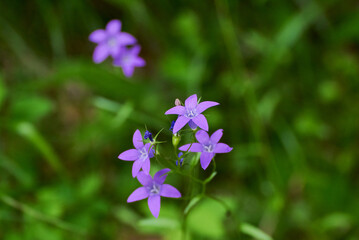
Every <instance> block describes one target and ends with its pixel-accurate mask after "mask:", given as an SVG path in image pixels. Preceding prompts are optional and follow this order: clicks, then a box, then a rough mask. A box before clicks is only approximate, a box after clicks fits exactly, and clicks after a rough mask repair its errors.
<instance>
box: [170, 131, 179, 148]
mask: <svg viewBox="0 0 359 240" xmlns="http://www.w3.org/2000/svg"><path fill="white" fill-rule="evenodd" d="M180 141H181V135H179V134H178V133H176V134H173V135H172V145H173V146H174V147H175V148H177V146H178V144H179V143H180Z"/></svg>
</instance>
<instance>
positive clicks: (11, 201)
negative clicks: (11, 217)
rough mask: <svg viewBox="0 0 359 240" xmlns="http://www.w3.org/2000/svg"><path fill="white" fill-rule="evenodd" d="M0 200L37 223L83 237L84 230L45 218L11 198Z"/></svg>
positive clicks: (0, 197) (4, 196)
mask: <svg viewBox="0 0 359 240" xmlns="http://www.w3.org/2000/svg"><path fill="white" fill-rule="evenodd" d="M0 200H1V201H2V202H4V203H5V204H7V205H9V206H11V207H13V208H16V209H18V210H20V211H21V212H23V213H24V214H26V215H28V216H31V217H33V218H35V219H37V220H39V221H42V222H46V223H48V224H51V225H53V226H55V227H57V228H61V229H63V230H66V231H69V232H73V233H76V234H79V235H85V234H86V232H85V230H84V229H81V228H79V227H76V226H73V225H71V224H69V223H66V222H64V221H62V220H60V219H57V218H54V217H49V216H46V215H44V214H42V213H40V212H38V211H36V210H34V209H33V208H31V207H29V206H27V205H25V204H22V203H20V202H18V201H16V200H15V199H13V198H12V197H10V196H8V195H2V196H0Z"/></svg>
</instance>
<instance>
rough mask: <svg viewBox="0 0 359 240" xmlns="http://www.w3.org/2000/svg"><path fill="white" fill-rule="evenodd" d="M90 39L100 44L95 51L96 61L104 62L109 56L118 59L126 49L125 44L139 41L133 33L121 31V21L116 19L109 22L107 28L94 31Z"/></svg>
mask: <svg viewBox="0 0 359 240" xmlns="http://www.w3.org/2000/svg"><path fill="white" fill-rule="evenodd" d="M89 40H90V41H91V42H94V43H97V44H98V45H97V47H96V48H95V51H94V53H93V61H94V62H95V63H100V62H103V61H104V60H105V59H106V58H107V57H108V56H112V57H113V58H114V59H116V58H117V57H118V56H119V55H120V53H121V52H122V51H124V50H125V46H128V45H132V44H135V43H136V41H137V40H136V38H135V37H134V36H132V35H131V34H129V33H126V32H121V21H120V20H116V19H115V20H111V21H110V22H109V23H107V25H106V29H98V30H95V31H93V32H92V33H91V34H90V36H89Z"/></svg>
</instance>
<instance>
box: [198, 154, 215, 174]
mask: <svg viewBox="0 0 359 240" xmlns="http://www.w3.org/2000/svg"><path fill="white" fill-rule="evenodd" d="M213 157H214V153H209V152H203V153H202V154H201V157H200V161H201V167H202V168H203V169H204V170H206V168H207V167H208V165H209V164H210V163H211V160H212V158H213Z"/></svg>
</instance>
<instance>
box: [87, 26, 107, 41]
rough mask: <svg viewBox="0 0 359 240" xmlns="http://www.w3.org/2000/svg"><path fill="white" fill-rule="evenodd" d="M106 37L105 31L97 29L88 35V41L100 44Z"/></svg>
mask: <svg viewBox="0 0 359 240" xmlns="http://www.w3.org/2000/svg"><path fill="white" fill-rule="evenodd" d="M106 37H107V34H106V31H105V30H103V29H98V30H95V31H93V32H92V33H91V34H90V36H89V40H90V41H91V42H94V43H100V42H102V41H104V40H105V39H106Z"/></svg>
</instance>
